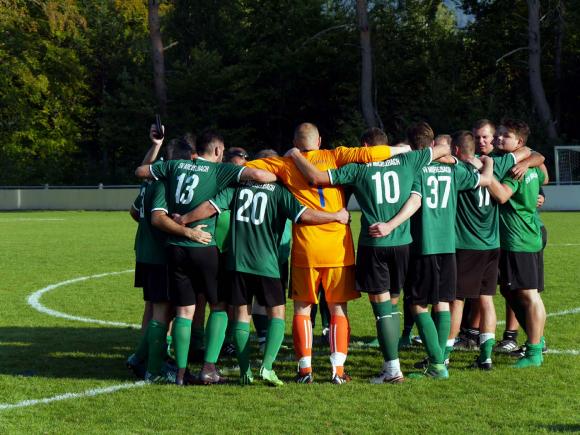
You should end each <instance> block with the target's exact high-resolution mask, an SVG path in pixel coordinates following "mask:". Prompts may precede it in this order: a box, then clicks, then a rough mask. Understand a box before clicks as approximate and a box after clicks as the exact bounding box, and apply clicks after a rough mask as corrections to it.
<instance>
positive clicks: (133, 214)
mask: <svg viewBox="0 0 580 435" xmlns="http://www.w3.org/2000/svg"><path fill="white" fill-rule="evenodd" d="M129 214H130V215H131V218H133V220H134V221H135V222H139V210H137V209H136V208H135V206H134V205H133V204H131V208H130V209H129Z"/></svg>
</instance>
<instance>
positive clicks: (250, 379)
mask: <svg viewBox="0 0 580 435" xmlns="http://www.w3.org/2000/svg"><path fill="white" fill-rule="evenodd" d="M253 383H254V376H253V375H252V370H251V369H248V371H247V372H246V373H244V374H243V375H240V385H252V384H253Z"/></svg>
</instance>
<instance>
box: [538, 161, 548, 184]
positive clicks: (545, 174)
mask: <svg viewBox="0 0 580 435" xmlns="http://www.w3.org/2000/svg"><path fill="white" fill-rule="evenodd" d="M540 171H542V173H543V174H544V182H543V183H542V185H546V184H548V182H549V181H550V176H549V175H548V168H546V165H544V164H543V163H542V164H541V165H540Z"/></svg>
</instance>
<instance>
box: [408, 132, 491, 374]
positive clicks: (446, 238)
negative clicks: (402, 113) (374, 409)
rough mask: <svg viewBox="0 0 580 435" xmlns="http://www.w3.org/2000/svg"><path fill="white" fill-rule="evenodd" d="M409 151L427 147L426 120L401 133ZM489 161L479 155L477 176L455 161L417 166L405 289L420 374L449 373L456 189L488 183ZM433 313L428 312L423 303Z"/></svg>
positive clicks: (430, 143) (429, 134)
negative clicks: (422, 362)
mask: <svg viewBox="0 0 580 435" xmlns="http://www.w3.org/2000/svg"><path fill="white" fill-rule="evenodd" d="M407 136H408V140H409V141H410V142H409V143H410V144H411V147H412V148H413V149H419V150H420V149H425V148H428V147H431V146H433V143H434V134H433V130H432V129H431V127H430V126H429V124H427V123H426V122H419V123H416V124H414V125H412V126H411V127H410V128H409V129H408V131H407ZM492 170H493V161H492V160H491V159H489V158H484V166H483V171H482V173H481V175H480V174H479V173H477V172H473V171H472V170H471V169H469V168H468V167H467V166H466V165H464V164H463V163H461V162H459V163H458V164H456V165H448V164H442V163H438V162H433V163H431V164H429V165H427V166H425V167H423V168H422V169H421V171H420V173H419V174H418V176H417V178H416V179H415V182H414V183H413V187H412V191H413V192H415V193H416V194H417V195H419V196H421V211H420V212H419V213H417V214H415V215H413V217H412V220H411V235H412V237H413V244H412V245H411V258H410V261H409V272H408V275H407V280H406V282H405V292H407V295H406V296H407V297H409V299H410V302H411V310H412V311H413V314H414V316H415V323H416V324H417V329H418V330H419V334H420V336H421V340H422V342H423V345H424V346H425V348H426V350H427V355H428V365H427V369H426V371H425V375H426V376H428V377H433V378H436V379H445V378H447V377H449V374H448V372H447V368H446V366H445V364H444V358H443V351H444V349H445V346H446V344H447V337H448V336H449V330H450V323H451V316H450V313H449V303H450V302H452V301H453V300H455V288H456V279H457V276H456V274H457V271H456V264H455V228H454V227H455V214H456V207H457V192H458V191H461V190H470V189H475V188H477V187H478V186H486V185H488V184H489V183H490V182H491V177H492ZM429 305H432V307H433V313H432V315H430V314H429V311H428V306H429Z"/></svg>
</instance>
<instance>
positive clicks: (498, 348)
mask: <svg viewBox="0 0 580 435" xmlns="http://www.w3.org/2000/svg"><path fill="white" fill-rule="evenodd" d="M517 349H518V343H517V342H516V341H515V340H512V339H509V338H508V339H504V340H501V341H499V342H498V343H497V344H496V345H495V347H494V348H493V351H494V352H501V353H511V352H513V351H515V350H517Z"/></svg>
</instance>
